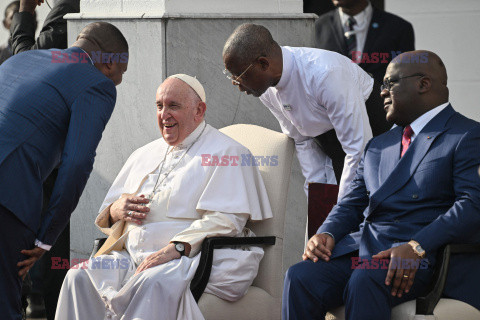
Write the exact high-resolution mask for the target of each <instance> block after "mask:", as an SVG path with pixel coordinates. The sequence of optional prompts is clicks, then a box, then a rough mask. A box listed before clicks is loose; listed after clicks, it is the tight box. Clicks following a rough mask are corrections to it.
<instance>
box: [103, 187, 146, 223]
mask: <svg viewBox="0 0 480 320" xmlns="http://www.w3.org/2000/svg"><path fill="white" fill-rule="evenodd" d="M149 202H150V200H148V199H147V198H145V196H144V195H141V196H139V197H137V196H133V195H127V194H126V195H123V196H122V197H121V198H120V199H118V200H117V201H115V202H114V203H113V204H112V206H111V207H110V217H111V222H112V224H113V223H115V222H117V221H118V220H125V221H130V222H134V223H136V224H142V220H143V219H145V217H146V216H147V213H148V212H149V211H150V208H149V207H146V206H145V205H146V204H147V203H149Z"/></svg>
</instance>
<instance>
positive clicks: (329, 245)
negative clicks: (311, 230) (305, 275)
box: [302, 233, 335, 262]
mask: <svg viewBox="0 0 480 320" xmlns="http://www.w3.org/2000/svg"><path fill="white" fill-rule="evenodd" d="M334 247H335V240H334V239H333V238H332V237H331V236H329V235H328V234H325V233H321V234H316V235H314V236H313V237H311V238H310V240H308V243H307V247H306V248H305V253H304V254H303V255H302V258H303V260H307V259H310V260H312V261H313V262H317V261H318V258H321V259H322V260H325V261H328V260H330V256H331V255H332V250H333V248H334Z"/></svg>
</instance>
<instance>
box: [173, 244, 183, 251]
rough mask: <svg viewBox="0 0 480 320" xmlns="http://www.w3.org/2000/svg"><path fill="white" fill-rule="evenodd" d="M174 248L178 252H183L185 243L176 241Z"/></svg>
mask: <svg viewBox="0 0 480 320" xmlns="http://www.w3.org/2000/svg"><path fill="white" fill-rule="evenodd" d="M175 249H177V251H178V252H183V251H185V245H184V244H183V243H177V244H176V245H175Z"/></svg>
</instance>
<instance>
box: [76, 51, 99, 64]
mask: <svg viewBox="0 0 480 320" xmlns="http://www.w3.org/2000/svg"><path fill="white" fill-rule="evenodd" d="M77 48H78V49H80V50H82V51H83V52H85V54H86V55H87V57H88V59H89V60H90V62H91V63H92V64H93V65H95V64H94V63H93V60H92V58H91V57H90V55H89V54H88V52H87V51H85V50H83V49H82V48H80V47H77Z"/></svg>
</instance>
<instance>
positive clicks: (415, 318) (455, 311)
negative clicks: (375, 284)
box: [325, 298, 480, 320]
mask: <svg viewBox="0 0 480 320" xmlns="http://www.w3.org/2000/svg"><path fill="white" fill-rule="evenodd" d="M433 314H434V316H422V315H415V300H411V301H407V302H405V303H402V304H400V305H398V306H396V307H394V308H393V309H392V320H451V319H462V320H478V319H480V311H478V310H477V309H475V308H474V307H472V306H471V305H469V304H467V303H465V302H462V301H459V300H453V299H446V298H443V299H440V301H439V302H438V304H437V306H436V307H435V310H434V311H433ZM343 319H345V306H341V307H339V308H336V309H334V310H332V311H330V312H329V313H328V314H327V316H326V317H325V320H343Z"/></svg>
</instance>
